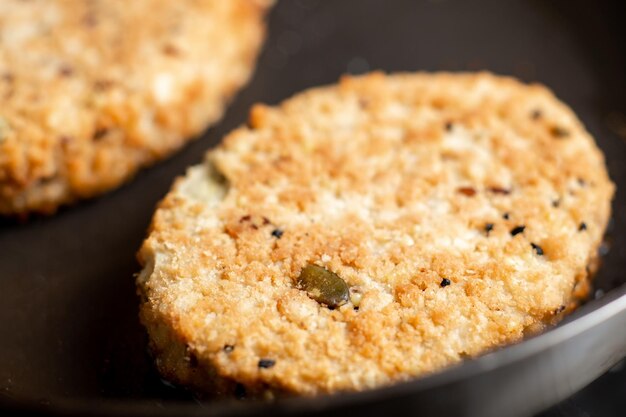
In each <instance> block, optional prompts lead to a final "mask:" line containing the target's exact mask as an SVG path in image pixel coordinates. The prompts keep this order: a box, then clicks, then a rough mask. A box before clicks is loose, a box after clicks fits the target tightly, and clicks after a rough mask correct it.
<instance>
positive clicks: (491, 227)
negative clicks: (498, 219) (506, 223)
mask: <svg viewBox="0 0 626 417" xmlns="http://www.w3.org/2000/svg"><path fill="white" fill-rule="evenodd" d="M493 226H494V224H493V223H487V224H485V233H487V236H489V232H491V231H492V230H493Z"/></svg>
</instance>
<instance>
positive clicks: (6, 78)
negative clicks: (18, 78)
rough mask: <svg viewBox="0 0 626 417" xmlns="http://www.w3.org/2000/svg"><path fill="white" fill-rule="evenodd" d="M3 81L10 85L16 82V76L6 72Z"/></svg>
mask: <svg viewBox="0 0 626 417" xmlns="http://www.w3.org/2000/svg"><path fill="white" fill-rule="evenodd" d="M2 80H3V81H5V82H7V83H9V84H10V83H12V82H13V81H15V76H14V75H13V74H11V73H10V72H5V73H4V74H2Z"/></svg>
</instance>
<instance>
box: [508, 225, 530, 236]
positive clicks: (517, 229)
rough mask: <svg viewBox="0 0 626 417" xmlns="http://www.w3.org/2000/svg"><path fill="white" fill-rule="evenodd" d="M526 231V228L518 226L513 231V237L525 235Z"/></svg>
mask: <svg viewBox="0 0 626 417" xmlns="http://www.w3.org/2000/svg"><path fill="white" fill-rule="evenodd" d="M524 230H526V226H516V227H514V228H513V230H511V236H515V235H519V234H520V233H524Z"/></svg>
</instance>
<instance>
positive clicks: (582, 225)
mask: <svg viewBox="0 0 626 417" xmlns="http://www.w3.org/2000/svg"><path fill="white" fill-rule="evenodd" d="M585 230H587V223H585V222H582V223H580V224H579V225H578V231H579V232H582V231H585Z"/></svg>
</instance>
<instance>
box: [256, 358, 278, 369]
mask: <svg viewBox="0 0 626 417" xmlns="http://www.w3.org/2000/svg"><path fill="white" fill-rule="evenodd" d="M274 365H276V361H275V360H274V359H261V360H260V361H259V368H264V369H267V368H271V367H272V366H274Z"/></svg>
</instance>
